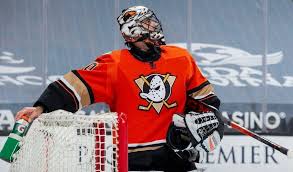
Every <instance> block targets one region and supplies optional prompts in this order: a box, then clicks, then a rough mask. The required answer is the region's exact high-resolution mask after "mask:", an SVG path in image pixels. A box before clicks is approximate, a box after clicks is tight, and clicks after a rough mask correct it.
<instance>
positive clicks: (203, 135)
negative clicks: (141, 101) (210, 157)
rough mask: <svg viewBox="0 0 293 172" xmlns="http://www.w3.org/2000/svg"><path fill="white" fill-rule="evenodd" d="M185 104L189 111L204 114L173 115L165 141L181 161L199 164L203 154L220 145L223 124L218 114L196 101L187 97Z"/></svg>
mask: <svg viewBox="0 0 293 172" xmlns="http://www.w3.org/2000/svg"><path fill="white" fill-rule="evenodd" d="M214 100H215V99H214ZM187 103H188V105H189V106H188V107H189V110H190V109H192V108H194V109H196V110H202V111H205V112H200V113H199V112H194V111H189V112H187V113H186V114H185V115H178V114H174V115H173V120H172V123H171V125H170V126H169V129H168V133H167V139H166V140H167V144H168V145H169V146H170V148H171V149H173V150H174V151H175V152H176V153H177V155H178V156H179V157H181V158H182V159H188V160H189V161H193V162H201V160H202V159H203V157H202V156H203V155H204V154H203V152H211V151H213V150H214V149H215V148H216V147H217V146H218V145H219V144H220V142H221V139H222V138H223V134H224V122H223V121H222V118H221V117H220V116H219V113H214V112H212V111H210V110H209V111H208V109H204V108H203V107H202V106H198V105H199V104H198V103H197V100H194V99H193V98H191V97H189V99H188V101H187ZM192 106H193V107H192Z"/></svg>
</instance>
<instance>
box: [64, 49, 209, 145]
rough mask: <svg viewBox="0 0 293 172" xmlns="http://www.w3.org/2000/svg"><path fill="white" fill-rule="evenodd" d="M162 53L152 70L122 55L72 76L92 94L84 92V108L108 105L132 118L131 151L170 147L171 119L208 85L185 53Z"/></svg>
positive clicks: (100, 59)
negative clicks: (169, 129)
mask: <svg viewBox="0 0 293 172" xmlns="http://www.w3.org/2000/svg"><path fill="white" fill-rule="evenodd" d="M161 49H162V52H161V57H160V58H159V59H158V60H157V61H155V62H153V64H150V62H141V61H139V60H137V59H136V58H134V57H133V56H132V55H131V53H130V52H129V51H128V50H127V49H122V50H116V51H112V52H110V53H108V54H104V55H102V56H100V57H98V58H97V59H96V61H95V62H94V63H92V64H90V65H88V66H87V67H85V68H83V69H80V70H76V71H73V73H74V74H75V75H76V76H77V77H78V79H80V80H81V81H82V83H84V85H85V86H83V87H86V88H87V89H86V90H84V91H79V92H80V94H81V101H82V104H83V105H87V104H92V103H97V102H106V103H107V104H108V105H109V107H110V110H111V111H113V112H118V113H121V112H123V113H125V114H127V116H128V127H129V128H128V131H129V133H128V136H129V146H130V147H136V146H147V145H154V144H159V143H165V138H166V133H167V129H168V127H169V124H170V123H171V121H172V116H173V114H175V113H183V112H184V109H185V102H186V97H187V94H189V93H190V92H196V91H198V90H200V89H201V88H202V87H204V86H206V85H208V81H207V79H206V78H205V77H204V76H203V75H202V73H201V72H200V70H199V68H198V67H197V65H196V63H195V61H194V60H193V58H192V56H191V55H190V54H189V53H188V52H187V51H186V50H185V49H182V48H179V47H175V46H167V45H166V46H161ZM65 78H66V77H65ZM67 78H68V77H67ZM67 80H68V79H67ZM69 80H70V79H69ZM84 92H86V93H84ZM82 95H85V96H84V97H83V96H82ZM86 95H87V96H86Z"/></svg>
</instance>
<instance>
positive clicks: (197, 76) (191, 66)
mask: <svg viewBox="0 0 293 172" xmlns="http://www.w3.org/2000/svg"><path fill="white" fill-rule="evenodd" d="M187 66H188V68H187V70H188V71H187V84H186V85H187V92H188V94H191V93H194V92H197V91H199V90H201V89H202V88H204V87H205V86H207V85H209V81H208V80H207V79H206V77H205V76H204V75H203V74H202V72H201V70H200V69H199V67H198V66H197V65H196V62H195V60H194V59H193V58H192V56H191V55H189V56H188V65H187Z"/></svg>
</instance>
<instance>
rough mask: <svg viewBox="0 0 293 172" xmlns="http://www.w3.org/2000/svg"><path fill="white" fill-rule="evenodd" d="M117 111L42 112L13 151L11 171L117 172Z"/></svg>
mask: <svg viewBox="0 0 293 172" xmlns="http://www.w3.org/2000/svg"><path fill="white" fill-rule="evenodd" d="M117 124H118V123H117V114H116V113H107V114H101V115H96V116H83V115H74V114H72V113H69V112H65V111H55V112H52V113H49V114H42V115H41V116H40V117H39V118H38V119H36V120H35V121H34V122H33V124H32V126H31V127H30V129H29V131H28V133H27V135H26V136H25V137H24V139H23V142H22V143H21V145H22V146H21V148H20V150H19V151H18V152H17V153H16V154H15V160H14V161H13V163H12V164H11V169H10V171H11V172H21V171H23V172H28V171H30V172H67V171H68V172H77V171H78V172H81V171H82V172H93V171H95V172H96V171H101V172H102V171H106V172H108V171H111V172H112V171H118V169H117V166H118V159H117V158H118V153H117V152H118V145H117V144H118V125H117Z"/></svg>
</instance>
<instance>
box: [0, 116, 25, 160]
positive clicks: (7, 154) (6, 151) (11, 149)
mask: <svg viewBox="0 0 293 172" xmlns="http://www.w3.org/2000/svg"><path fill="white" fill-rule="evenodd" d="M28 119H29V118H28V116H27V115H23V116H22V117H21V118H20V119H19V120H17V121H16V122H15V124H14V126H13V129H12V131H11V133H10V134H9V136H8V138H7V140H6V142H5V144H4V146H3V148H2V151H1V152H0V159H2V160H4V161H7V162H12V161H13V154H14V153H15V152H17V151H18V150H19V148H20V146H19V144H20V142H21V141H22V139H23V136H25V135H26V133H27V131H28V129H29V126H30V123H29V122H28Z"/></svg>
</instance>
